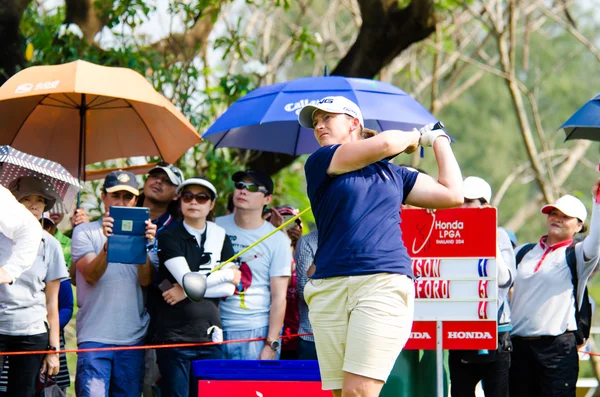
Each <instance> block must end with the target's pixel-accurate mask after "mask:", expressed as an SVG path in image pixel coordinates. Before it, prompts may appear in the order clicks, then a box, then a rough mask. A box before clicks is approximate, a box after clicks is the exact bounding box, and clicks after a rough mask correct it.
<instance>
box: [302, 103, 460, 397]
mask: <svg viewBox="0 0 600 397" xmlns="http://www.w3.org/2000/svg"><path fill="white" fill-rule="evenodd" d="M299 123H300V124H301V125H302V126H303V127H306V128H314V133H315V137H316V139H317V141H318V142H319V144H320V146H321V148H320V149H319V150H317V151H316V152H315V153H313V154H312V155H311V156H310V157H309V158H308V160H307V161H306V165H305V171H306V180H307V185H308V186H307V190H308V197H309V199H310V202H311V205H312V210H313V213H314V215H315V220H316V223H317V228H318V230H319V247H318V249H317V253H316V256H315V265H316V271H315V273H314V275H313V276H312V280H311V281H310V282H309V283H307V284H306V287H305V290H304V296H305V299H306V302H307V303H308V306H309V318H310V322H311V324H312V326H313V331H314V336H315V343H316V347H317V356H318V358H319V366H320V369H321V379H322V382H323V389H325V390H333V394H334V396H341V395H342V393H343V395H344V396H378V395H379V392H380V390H381V388H382V386H383V384H384V382H385V381H386V380H387V378H388V376H389V374H390V372H391V370H392V367H393V365H394V362H395V361H396V358H397V357H398V355H399V354H400V351H401V350H402V347H403V346H404V344H405V343H406V341H407V339H408V337H409V334H410V329H411V326H412V320H413V306H414V286H413V281H412V270H411V259H410V258H409V256H408V253H407V251H406V248H405V247H404V245H403V243H402V235H401V232H400V228H399V227H398V224H399V223H400V215H399V208H400V205H401V204H402V203H404V202H406V203H408V204H412V205H415V206H418V207H424V208H447V207H454V206H458V205H461V204H462V202H463V192H462V176H461V173H460V168H459V166H458V163H457V162H456V159H455V158H454V155H453V153H452V150H451V149H450V140H449V138H448V136H447V135H446V133H445V132H444V131H443V130H441V129H438V130H432V129H431V127H430V126H428V127H424V128H422V129H421V131H418V130H416V129H414V130H413V131H407V132H404V131H385V132H382V133H380V134H378V135H375V136H372V137H370V136H371V134H362V130H363V128H364V123H363V118H362V114H361V111H360V109H359V108H358V106H357V105H356V104H355V103H353V102H352V101H350V100H348V99H346V98H344V97H326V98H323V99H322V100H320V101H319V102H318V103H317V104H315V105H311V106H306V107H304V108H303V109H302V111H301V112H300V114H299ZM366 138H368V139H366ZM438 138H439V139H438ZM419 144H421V145H423V146H433V150H434V153H435V157H436V160H437V163H438V169H439V178H438V181H436V180H434V179H433V178H431V177H430V176H428V175H425V174H420V173H417V172H412V171H408V170H407V169H406V168H404V167H401V166H398V165H395V164H392V163H390V162H388V161H386V160H384V159H386V158H389V157H391V156H395V155H397V154H399V153H402V152H404V153H411V152H413V151H415V150H416V149H417V147H418V146H419Z"/></svg>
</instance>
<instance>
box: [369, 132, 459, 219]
mask: <svg viewBox="0 0 600 397" xmlns="http://www.w3.org/2000/svg"><path fill="white" fill-rule="evenodd" d="M371 139H373V138H371ZM433 152H434V153H435V159H436V161H437V164H438V180H437V181H436V180H435V179H433V178H432V177H431V176H429V175H426V174H423V173H420V174H419V176H418V177H417V180H416V182H415V185H414V186H413V188H412V190H411V191H410V193H409V194H408V196H407V197H406V203H407V204H411V205H414V206H417V207H421V208H452V207H458V206H459V205H461V204H462V203H463V201H464V193H463V183H462V174H461V172H460V167H459V166H458V162H457V161H456V158H455V157H454V153H452V148H451V147H450V141H449V140H448V139H446V138H442V139H439V138H438V139H436V140H435V142H434V143H433Z"/></svg>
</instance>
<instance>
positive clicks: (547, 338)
mask: <svg viewBox="0 0 600 397" xmlns="http://www.w3.org/2000/svg"><path fill="white" fill-rule="evenodd" d="M599 185H600V179H599V180H598V181H596V183H595V184H594V186H593V188H592V194H593V195H594V197H595V195H596V193H597V192H598V186H599ZM599 210H600V204H598V203H594V204H593V210H592V219H591V221H590V232H589V234H588V236H587V237H586V238H585V239H584V240H583V241H582V242H576V241H575V240H574V237H575V235H576V234H577V233H580V232H582V231H583V230H584V228H585V226H584V222H585V220H586V218H587V210H586V208H585V205H584V204H583V203H582V202H581V201H580V200H579V199H577V198H576V197H573V196H571V195H565V196H562V197H561V198H559V199H558V200H556V202H554V203H553V204H549V205H545V206H544V207H542V210H541V211H542V213H543V214H546V215H547V219H546V235H544V236H542V238H541V239H540V240H539V242H538V243H532V244H525V245H523V246H520V247H518V248H517V250H516V252H517V273H516V276H515V282H514V289H513V293H512V298H511V302H510V307H511V313H512V324H513V330H512V332H511V338H512V343H513V347H514V351H513V355H512V364H511V369H510V395H511V397H524V396H527V397H531V396H534V397H535V396H572V397H574V396H575V394H576V383H577V376H578V372H579V357H578V354H577V345H578V344H579V343H583V341H584V339H585V335H584V333H583V332H582V330H581V329H580V328H579V319H580V313H584V311H583V310H584V309H586V308H585V306H584V305H583V302H584V301H585V299H584V296H585V295H586V294H585V291H586V284H587V281H588V279H589V277H590V275H591V274H592V272H593V271H594V269H595V268H596V266H597V265H598V258H599V257H600V222H599V221H600V219H599V218H598V216H599V214H598V211H599ZM587 309H589V307H588V308H587ZM587 313H588V314H589V311H587Z"/></svg>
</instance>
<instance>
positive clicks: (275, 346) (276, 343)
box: [265, 339, 280, 351]
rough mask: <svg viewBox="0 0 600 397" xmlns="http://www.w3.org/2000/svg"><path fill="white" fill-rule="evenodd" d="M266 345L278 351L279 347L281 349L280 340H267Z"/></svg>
mask: <svg viewBox="0 0 600 397" xmlns="http://www.w3.org/2000/svg"><path fill="white" fill-rule="evenodd" d="M265 345H267V346H269V347H270V348H271V349H273V351H277V349H279V345H280V343H279V340H278V339H276V340H268V339H267V340H266V341H265Z"/></svg>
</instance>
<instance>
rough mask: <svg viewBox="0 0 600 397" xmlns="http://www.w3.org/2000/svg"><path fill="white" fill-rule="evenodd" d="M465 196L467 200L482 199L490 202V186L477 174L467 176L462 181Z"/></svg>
mask: <svg viewBox="0 0 600 397" xmlns="http://www.w3.org/2000/svg"><path fill="white" fill-rule="evenodd" d="M463 189H464V194H465V198H466V199H469V200H477V199H480V198H482V199H484V200H485V201H486V203H488V204H489V203H491V202H492V187H491V186H490V184H489V183H487V182H486V181H484V180H483V179H481V178H479V177H477V176H469V177H467V178H465V180H464V182H463Z"/></svg>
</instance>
